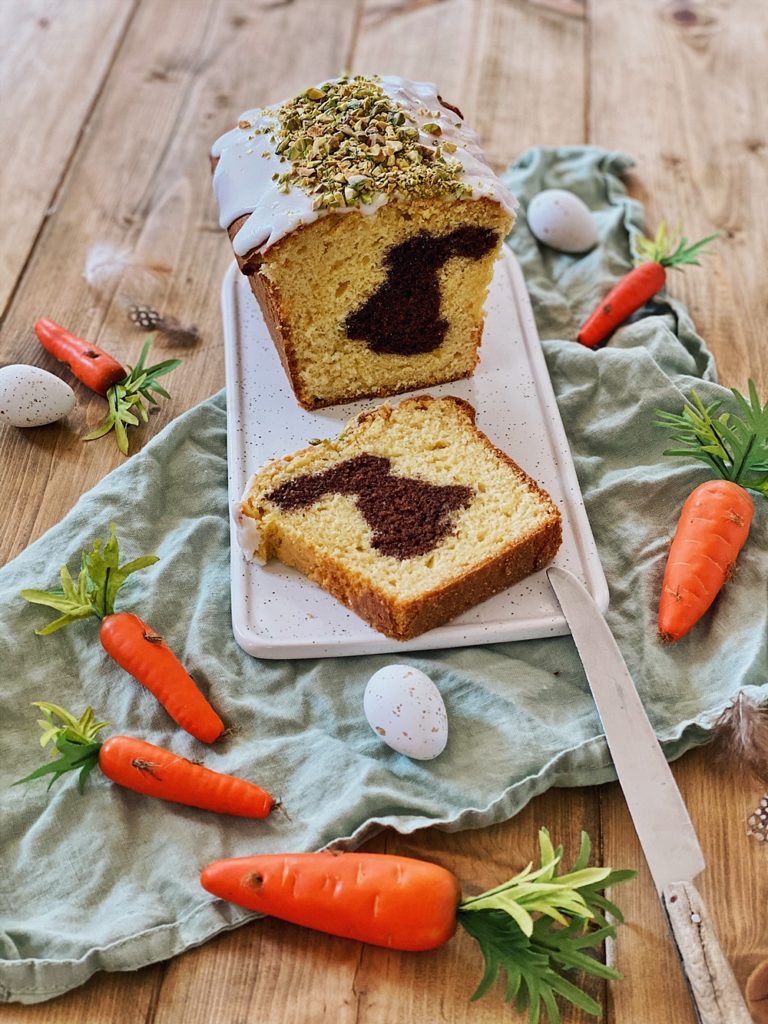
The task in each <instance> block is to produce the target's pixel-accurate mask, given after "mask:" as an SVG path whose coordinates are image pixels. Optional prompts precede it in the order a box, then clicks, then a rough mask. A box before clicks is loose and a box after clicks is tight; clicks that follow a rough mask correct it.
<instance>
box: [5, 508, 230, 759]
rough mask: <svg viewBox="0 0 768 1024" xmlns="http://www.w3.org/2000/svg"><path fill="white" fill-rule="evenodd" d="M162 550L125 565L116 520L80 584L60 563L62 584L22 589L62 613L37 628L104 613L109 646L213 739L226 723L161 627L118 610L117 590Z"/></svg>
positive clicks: (182, 717) (199, 733) (88, 557)
mask: <svg viewBox="0 0 768 1024" xmlns="http://www.w3.org/2000/svg"><path fill="white" fill-rule="evenodd" d="M157 561H158V558H157V555H143V556H142V557H140V558H135V559H134V560H133V561H132V562H127V563H125V564H124V565H120V564H119V562H120V552H119V548H118V543H117V536H116V534H115V526H114V523H113V524H112V526H111V535H110V538H109V540H108V541H107V543H106V544H105V545H103V546H102V542H101V540H95V541H94V543H93V550H92V551H90V552H86V553H85V554H84V555H83V560H82V565H81V568H80V574H79V576H78V579H77V585H75V582H74V580H73V579H72V576H71V574H70V572H69V570H68V569H67V567H66V565H63V566H62V567H61V573H60V579H61V589H60V590H59V589H57V590H22V592H21V596H22V597H23V598H24V599H25V600H27V601H30V602H31V603H33V604H42V605H46V606H48V607H49V608H55V609H56V611H59V612H62V613H63V614H62V615H61V616H60V617H59V618H58V619H54V621H53V622H49V623H48V625H47V626H44V627H43V628H42V629H37V630H35V632H36V633H37V634H38V636H47V635H48V634H49V633H55V632H56V630H58V629H61V628H62V627H63V626H68V625H69V624H70V623H71V622H75V621H76V620H77V619H86V618H90V617H91V616H94V615H95V616H96V617H98V618H99V619H101V625H100V627H99V638H100V640H101V644H102V646H103V648H104V650H105V651H106V652H107V653H108V654H109V655H110V656H111V657H112V658H114V660H115V661H116V662H117V663H118V665H120V666H121V667H122V668H124V669H125V670H126V672H129V673H130V674H131V675H132V676H133V677H134V679H136V680H138V682H140V683H141V684H142V686H145V687H146V688H147V689H148V690H149V691H150V693H152V694H154V695H155V697H157V699H158V700H159V701H160V703H161V704H162V705H163V707H164V708H165V710H166V711H167V712H168V714H169V715H170V716H171V718H172V719H173V720H174V721H175V722H176V723H177V724H178V725H180V726H181V728H182V729H186V731H187V732H188V733H190V734H191V735H192V736H194V737H195V739H198V740H200V741H201V742H203V743H213V741H214V740H217V739H218V738H219V736H221V734H222V733H223V732H224V723H223V722H222V720H221V718H219V716H218V715H217V714H216V712H215V711H214V709H213V708H212V707H211V705H210V704H209V703H208V701H207V700H206V699H205V697H204V696H203V695H202V693H201V692H200V690H199V689H198V687H197V683H196V682H195V681H194V679H193V678H192V676H191V675H190V674H189V673H188V672H187V670H186V669H185V668H184V666H183V665H182V664H181V662H180V661H179V659H178V658H177V657H176V655H175V654H174V653H173V652H172V651H171V649H170V648H169V647H168V646H167V644H166V643H165V641H164V640H163V638H162V637H161V636H159V635H158V633H157V632H156V631H155V630H154V629H152V628H151V627H150V626H148V625H147V624H146V623H145V622H142V620H141V619H140V618H138V616H136V615H132V614H131V613H130V612H115V610H114V608H115V598H116V596H117V592H118V590H119V589H120V587H121V586H122V585H123V583H124V582H125V581H126V579H127V578H128V576H130V575H131V573H134V572H136V571H137V570H139V569H144V568H145V567H146V566H148V565H153V564H154V563H155V562H157Z"/></svg>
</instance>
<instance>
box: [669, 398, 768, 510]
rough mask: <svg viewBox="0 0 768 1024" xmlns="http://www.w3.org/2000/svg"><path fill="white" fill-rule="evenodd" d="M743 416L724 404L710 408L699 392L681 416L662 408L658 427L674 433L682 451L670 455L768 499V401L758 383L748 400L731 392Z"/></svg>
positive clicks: (685, 407) (670, 451)
mask: <svg viewBox="0 0 768 1024" xmlns="http://www.w3.org/2000/svg"><path fill="white" fill-rule="evenodd" d="M731 392H732V394H733V397H734V399H735V401H736V405H737V406H738V409H739V412H730V411H727V410H725V411H723V403H722V402H719V401H718V402H713V403H712V404H711V405H705V404H704V403H703V402H702V400H701V398H700V397H699V395H698V394H697V393H696V391H691V396H690V401H689V403H688V404H687V405H685V406H684V407H683V409H682V412H680V413H672V412H665V411H664V410H662V409H657V410H656V419H655V420H654V421H653V425H654V426H656V427H661V428H663V429H665V430H668V431H669V432H670V435H669V436H670V438H671V440H672V441H675V442H677V444H678V445H679V447H675V448H667V449H666V450H665V451H664V454H665V455H671V456H676V457H682V458H691V459H697V460H698V461H700V462H704V463H706V464H707V465H708V466H709V467H710V469H712V470H713V471H714V473H715V474H716V475H717V476H719V477H722V479H723V480H730V481H732V482H733V483H736V484H740V485H741V486H742V487H747V488H749V489H750V490H753V491H757V492H759V493H760V494H763V495H765V496H766V497H768V402H766V403H765V405H763V404H762V403H761V401H760V397H759V395H758V393H757V387H756V385H755V382H754V381H753V380H750V381H749V384H748V397H745V396H744V395H742V394H741V392H739V391H737V390H736V389H735V388H732V389H731Z"/></svg>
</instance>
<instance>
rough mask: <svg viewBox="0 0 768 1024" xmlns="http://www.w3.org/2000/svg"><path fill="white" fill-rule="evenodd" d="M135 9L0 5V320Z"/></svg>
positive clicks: (130, 3)
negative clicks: (0, 103) (0, 168)
mask: <svg viewBox="0 0 768 1024" xmlns="http://www.w3.org/2000/svg"><path fill="white" fill-rule="evenodd" d="M133 8H134V0H27V2H26V3H23V4H21V3H3V4H0V40H2V51H1V52H2V57H1V59H0V96H2V97H3V116H2V118H0V151H2V154H3V173H2V175H0V210H2V225H3V229H2V231H0V316H2V313H3V310H4V309H5V307H6V304H7V302H8V300H9V298H10V296H11V294H12V293H13V289H14V286H15V284H16V281H17V279H18V277H19V275H20V274H21V272H22V270H23V268H24V264H25V262H26V260H27V257H28V255H29V252H30V249H31V248H32V246H33V244H34V242H35V240H36V238H37V234H38V232H39V230H40V225H41V224H42V222H43V221H44V219H45V218H46V217H48V216H50V214H51V212H52V209H53V207H54V205H55V202H56V192H57V189H58V186H59V182H60V181H61V178H62V175H63V174H64V172H65V170H66V166H67V163H68V161H69V158H70V156H71V154H72V153H73V151H74V149H75V148H76V146H77V143H78V140H79V138H80V135H81V133H82V131H83V129H84V127H85V125H86V122H87V120H88V115H89V112H90V109H91V107H92V105H93V103H94V102H95V101H96V99H97V97H98V95H99V90H100V89H101V86H102V84H103V82H104V79H105V77H106V75H107V73H108V71H109V68H110V65H111V63H112V59H113V56H114V53H115V51H116V49H117V47H118V46H119V45H120V41H121V39H122V37H123V34H124V32H125V28H126V26H127V24H128V22H129V21H130V18H131V14H132V12H133ZM10 97H13V102H10Z"/></svg>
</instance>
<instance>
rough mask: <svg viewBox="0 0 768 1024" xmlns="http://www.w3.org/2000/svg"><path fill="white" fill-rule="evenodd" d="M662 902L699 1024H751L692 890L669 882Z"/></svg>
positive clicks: (687, 885) (704, 911)
mask: <svg viewBox="0 0 768 1024" xmlns="http://www.w3.org/2000/svg"><path fill="white" fill-rule="evenodd" d="M662 899H663V902H664V907H665V909H666V911H667V916H668V917H669V923H670V926H671V928H672V934H673V935H674V938H675V944H676V945H677V949H678V952H679V953H680V959H681V960H682V962H683V967H684V969H685V974H686V978H687V979H688V984H689V986H690V989H691V995H692V996H693V1003H694V1006H695V1007H696V1014H697V1016H698V1019H699V1020H700V1021H701V1024H753V1022H752V1017H751V1016H750V1013H749V1010H748V1009H747V1005H746V1003H745V1002H744V998H743V997H742V994H741V991H740V990H739V986H738V985H737V984H736V979H735V978H734V976H733V971H732V970H731V967H730V964H729V963H728V961H727V960H726V958H725V954H724V953H723V951H722V949H721V947H720V943H719V942H718V940H717V935H716V934H715V929H714V928H713V927H712V922H711V920H710V918H709V913H708V911H707V908H706V905H705V903H704V900H703V899H702V898H701V896H700V895H699V892H698V890H697V888H696V886H695V885H693V884H692V883H691V882H673V883H672V884H670V885H668V886H667V887H666V888H665V889H664V891H663V893H662Z"/></svg>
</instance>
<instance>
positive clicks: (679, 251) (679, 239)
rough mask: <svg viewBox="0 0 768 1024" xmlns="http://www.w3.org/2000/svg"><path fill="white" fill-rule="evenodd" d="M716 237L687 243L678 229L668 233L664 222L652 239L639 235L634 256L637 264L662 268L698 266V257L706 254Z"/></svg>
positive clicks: (712, 236)
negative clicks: (654, 264) (648, 264)
mask: <svg viewBox="0 0 768 1024" xmlns="http://www.w3.org/2000/svg"><path fill="white" fill-rule="evenodd" d="M717 237H718V236H717V235H716V234H714V235H707V237H706V238H702V239H700V240H699V241H698V242H692V243H690V244H689V243H688V239H687V238H685V236H683V235H681V234H680V231H679V229H675V230H674V231H670V230H669V227H668V226H667V222H666V221H662V222H661V224H660V225H659V230H658V231H657V232H656V235H655V236H654V237H653V238H646V237H645V236H644V235H640V236H639V237H638V238H636V239H635V254H636V256H637V262H638V263H648V262H651V263H660V264H661V266H662V267H668V268H669V267H682V266H685V265H690V264H693V265H694V266H697V267H698V266H700V265H701V264H700V263H699V256H703V255H705V254H706V247H707V246H708V245H709V243H710V242H713V241H714V240H715V239H716V238H717Z"/></svg>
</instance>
